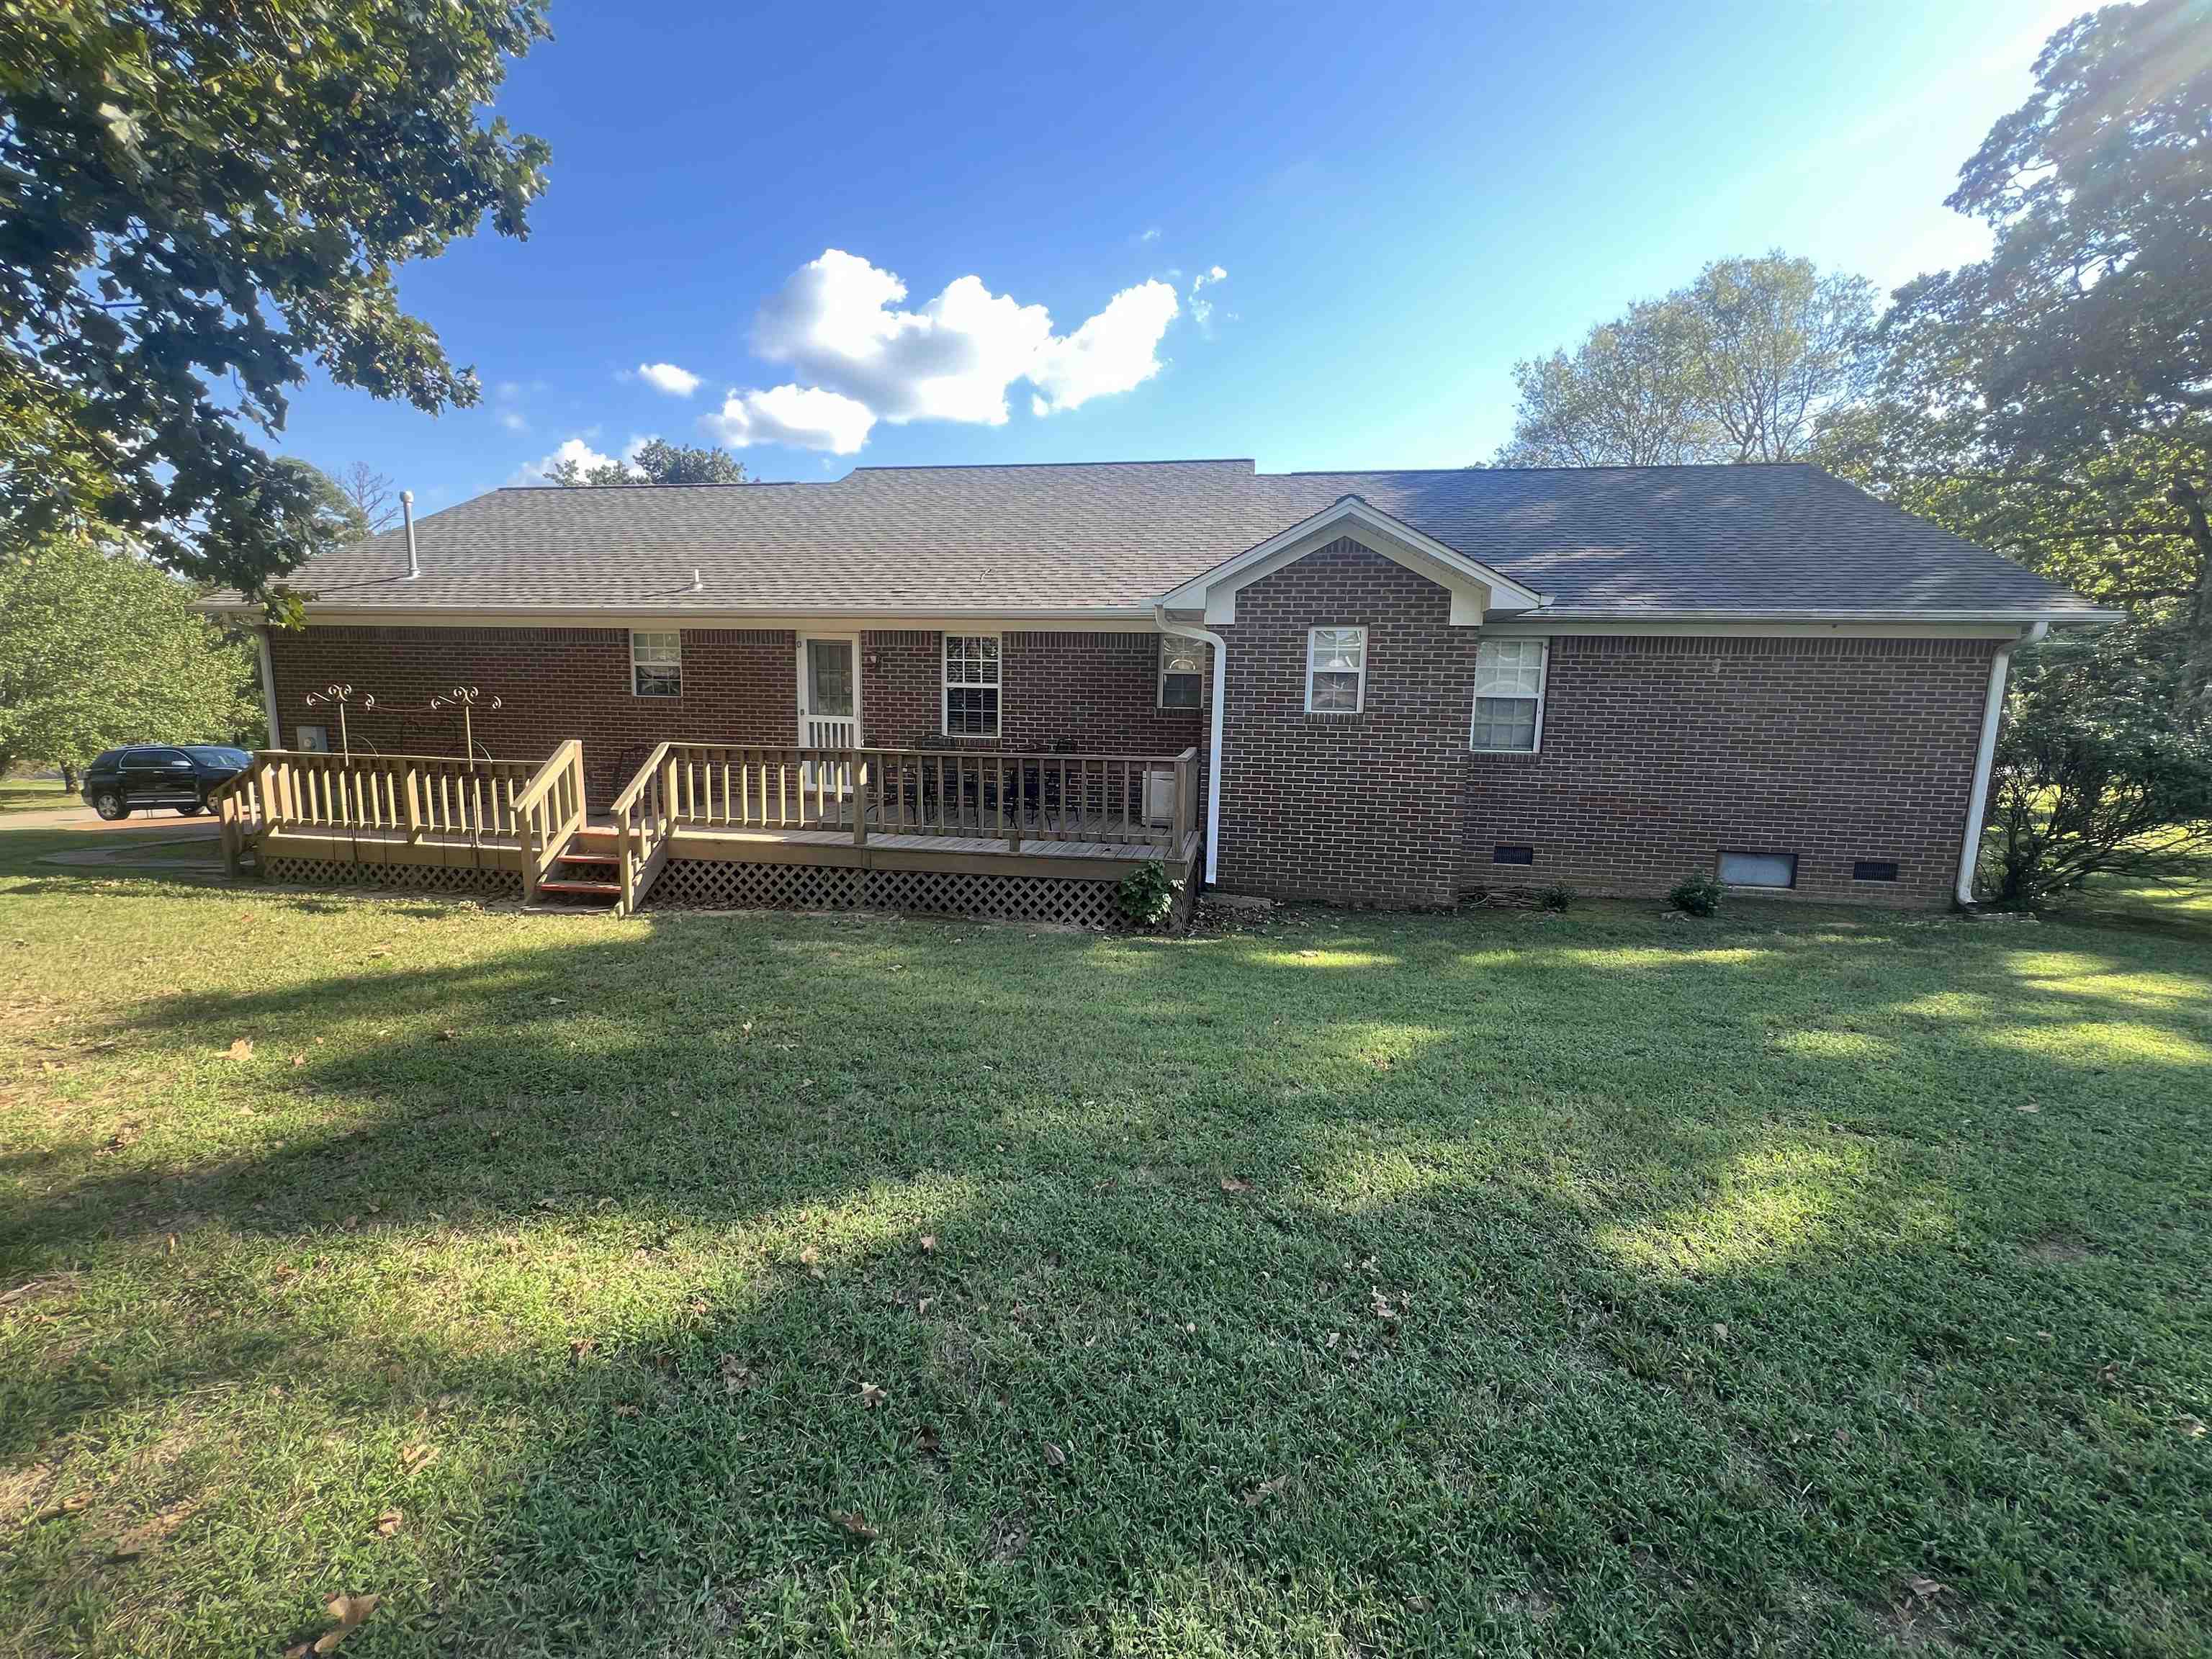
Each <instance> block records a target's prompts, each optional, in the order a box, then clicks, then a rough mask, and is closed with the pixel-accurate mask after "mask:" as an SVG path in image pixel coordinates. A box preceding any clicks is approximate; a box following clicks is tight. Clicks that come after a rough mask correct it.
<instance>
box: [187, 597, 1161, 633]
mask: <svg viewBox="0 0 2212 1659" xmlns="http://www.w3.org/2000/svg"><path fill="white" fill-rule="evenodd" d="M203 608H204V610H206V611H208V612H209V614H210V615H218V616H226V615H227V616H238V617H257V618H258V617H260V616H261V614H262V612H261V608H260V606H258V605H210V606H205V607H203ZM304 619H305V622H306V624H307V626H308V627H310V628H313V627H318V626H319V627H325V628H331V627H362V628H370V627H374V628H636V627H653V626H657V627H660V628H666V627H668V626H669V625H671V623H673V624H676V625H678V626H680V627H689V628H702V629H703V628H778V629H783V628H790V629H818V630H822V631H825V632H829V633H836V632H839V631H842V632H845V633H852V632H854V631H855V630H862V631H866V632H899V631H908V630H915V629H923V630H928V629H935V630H939V631H943V630H945V629H962V628H975V629H982V630H983V631H986V632H1004V633H1010V634H1018V633H1027V632H1045V633H1055V634H1084V633H1108V634H1152V633H1156V632H1158V629H1157V628H1156V627H1155V626H1154V625H1153V622H1152V608H1151V607H1150V606H1149V605H1127V606H1124V605H1093V606H1091V607H1089V608H1087V609H1084V610H1079V611H1009V610H1007V609H1006V608H1005V607H1004V606H1002V605H992V606H981V605H979V606H975V607H972V608H958V607H947V606H939V607H936V608H934V609H932V610H928V611H884V610H882V609H880V608H878V607H868V608H864V609H860V608H856V609H854V610H850V611H796V610H793V609H791V608H790V607H788V606H784V607H781V608H775V607H768V606H761V607H753V606H729V605H718V606H714V607H713V608H711V609H709V608H706V607H702V606H699V605H524V606H459V605H455V606H444V607H438V608H432V607H429V606H415V605H315V604H312V603H311V604H309V605H307V607H306V610H305V612H304Z"/></svg>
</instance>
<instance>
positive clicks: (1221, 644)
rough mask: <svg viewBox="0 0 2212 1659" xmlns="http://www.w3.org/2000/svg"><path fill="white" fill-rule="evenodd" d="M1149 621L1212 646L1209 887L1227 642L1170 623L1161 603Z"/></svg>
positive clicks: (1217, 819)
mask: <svg viewBox="0 0 2212 1659" xmlns="http://www.w3.org/2000/svg"><path fill="white" fill-rule="evenodd" d="M1152 621H1153V622H1154V623H1156V624H1158V628H1159V630H1160V632H1161V633H1163V634H1172V635H1174V636H1175V637H1176V638H1177V639H1179V640H1203V641H1205V642H1206V644H1208V645H1210V646H1212V647H1213V662H1212V673H1211V674H1210V675H1209V676H1208V677H1207V678H1208V679H1209V680H1210V682H1211V684H1212V690H1213V697H1212V702H1213V716H1212V720H1211V721H1210V722H1209V726H1210V730H1209V732H1208V735H1207V738H1206V749H1207V754H1206V884H1207V885H1208V886H1212V884H1213V861H1214V860H1215V859H1216V858H1217V857H1218V856H1219V854H1220V848H1221V708H1222V705H1223V704H1224V703H1225V702H1228V701H1229V697H1228V693H1227V690H1226V688H1225V686H1224V684H1223V680H1224V678H1225V676H1224V674H1223V672H1222V671H1223V669H1225V667H1226V666H1227V665H1228V662H1229V641H1226V640H1225V639H1223V638H1222V637H1221V635H1218V634H1215V633H1212V632H1210V631H1209V630H1207V629H1203V628H1194V627H1192V626H1191V625H1190V624H1189V623H1179V622H1170V621H1169V620H1168V610H1167V607H1166V606H1165V605H1154V606H1153V607H1152Z"/></svg>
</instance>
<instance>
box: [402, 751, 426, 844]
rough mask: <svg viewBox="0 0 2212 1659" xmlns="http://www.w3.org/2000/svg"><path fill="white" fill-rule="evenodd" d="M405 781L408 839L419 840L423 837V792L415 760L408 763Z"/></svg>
mask: <svg viewBox="0 0 2212 1659" xmlns="http://www.w3.org/2000/svg"><path fill="white" fill-rule="evenodd" d="M404 783H405V785H406V790H407V804H406V807H405V811H406V813H407V839H408V840H409V841H410V842H418V841H420V840H422V784H421V781H420V779H419V778H418V777H417V776H416V772H415V763H414V762H413V761H409V762H408V763H407V770H406V772H405V774H404Z"/></svg>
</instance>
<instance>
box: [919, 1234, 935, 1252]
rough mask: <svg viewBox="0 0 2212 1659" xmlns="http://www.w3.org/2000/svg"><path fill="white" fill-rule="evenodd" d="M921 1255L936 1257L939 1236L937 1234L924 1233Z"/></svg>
mask: <svg viewBox="0 0 2212 1659" xmlns="http://www.w3.org/2000/svg"><path fill="white" fill-rule="evenodd" d="M921 1253H922V1254H923V1255H936V1253H937V1235H936V1234H935V1233H924V1234H923V1235H922V1236H921Z"/></svg>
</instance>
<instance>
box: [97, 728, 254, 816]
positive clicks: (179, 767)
mask: <svg viewBox="0 0 2212 1659" xmlns="http://www.w3.org/2000/svg"><path fill="white" fill-rule="evenodd" d="M252 764H253V757H252V756H251V755H249V754H247V753H246V751H245V750H243V749H233V748H230V747H229V746H228V745H227V744H213V743H180V744H175V745H173V746H170V747H161V746H156V745H155V744H144V745H142V746H140V747H138V748H134V749H111V750H108V751H107V752H106V754H104V755H102V756H101V757H100V758H99V759H98V760H96V761H94V762H93V763H92V764H91V765H89V766H88V767H86V768H85V769H84V787H82V789H80V790H78V791H77V793H79V794H81V795H82V796H83V797H84V804H85V805H87V806H89V807H90V808H92V810H93V811H95V812H97V813H99V814H100V817H104V818H127V817H130V816H131V814H132V813H133V812H143V811H148V810H149V809H151V808H154V807H160V806H170V807H174V808H175V809H176V810H177V811H179V812H181V813H183V814H184V815H185V817H191V816H192V815H193V814H194V813H196V812H204V811H207V798H208V791H209V790H210V789H213V788H215V787H216V786H218V785H220V784H224V783H228V782H229V781H230V780H231V779H233V778H234V777H236V776H237V775H239V774H240V772H243V771H244V770H245V769H246V768H247V767H249V766H251V765H252Z"/></svg>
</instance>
